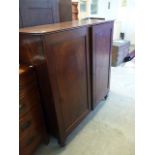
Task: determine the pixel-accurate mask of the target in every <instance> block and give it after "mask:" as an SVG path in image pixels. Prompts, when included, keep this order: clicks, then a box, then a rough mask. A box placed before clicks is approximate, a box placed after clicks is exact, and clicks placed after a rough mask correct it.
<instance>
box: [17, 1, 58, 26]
mask: <svg viewBox="0 0 155 155" xmlns="http://www.w3.org/2000/svg"><path fill="white" fill-rule="evenodd" d="M19 7H20V15H21V18H22V24H23V27H27V26H36V25H43V24H50V23H55V22H58V21H59V8H58V2H57V0H54V1H53V0H20V1H19Z"/></svg>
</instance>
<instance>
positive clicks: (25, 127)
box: [21, 120, 31, 130]
mask: <svg viewBox="0 0 155 155" xmlns="http://www.w3.org/2000/svg"><path fill="white" fill-rule="evenodd" d="M30 125H31V120H29V121H27V122H26V123H24V124H22V125H21V129H22V130H25V129H27V128H29V127H30Z"/></svg>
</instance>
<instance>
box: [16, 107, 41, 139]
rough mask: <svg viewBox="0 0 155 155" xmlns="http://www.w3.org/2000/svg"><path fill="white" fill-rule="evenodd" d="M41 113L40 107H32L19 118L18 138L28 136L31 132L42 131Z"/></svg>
mask: <svg viewBox="0 0 155 155" xmlns="http://www.w3.org/2000/svg"><path fill="white" fill-rule="evenodd" d="M41 114H42V113H41V109H40V108H39V107H37V108H36V107H34V108H33V109H32V110H31V111H30V112H29V113H27V114H26V115H24V117H22V118H21V119H20V123H19V134H20V139H21V138H23V137H24V136H28V135H29V133H31V132H37V131H40V132H41V131H42V124H43V120H42V117H41V116H42V115H41Z"/></svg>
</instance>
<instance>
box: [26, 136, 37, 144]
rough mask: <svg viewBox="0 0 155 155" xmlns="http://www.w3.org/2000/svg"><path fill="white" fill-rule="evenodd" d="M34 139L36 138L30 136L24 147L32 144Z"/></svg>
mask: <svg viewBox="0 0 155 155" xmlns="http://www.w3.org/2000/svg"><path fill="white" fill-rule="evenodd" d="M35 137H36V136H32V137H31V138H29V139H28V140H27V142H26V145H30V144H32V142H33V141H34V139H35Z"/></svg>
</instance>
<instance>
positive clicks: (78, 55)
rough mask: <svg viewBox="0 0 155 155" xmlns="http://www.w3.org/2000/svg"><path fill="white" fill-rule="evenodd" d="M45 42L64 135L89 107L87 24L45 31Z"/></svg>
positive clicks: (82, 116) (85, 113) (83, 115)
mask: <svg viewBox="0 0 155 155" xmlns="http://www.w3.org/2000/svg"><path fill="white" fill-rule="evenodd" d="M45 44H46V48H47V49H46V56H47V65H48V70H49V75H50V82H51V87H52V90H53V97H54V101H55V106H56V111H57V116H58V119H59V123H60V122H61V123H60V124H59V127H60V126H61V127H62V129H63V131H62V132H64V133H63V134H65V135H67V134H69V132H70V131H71V130H72V129H73V128H74V127H75V126H76V125H77V124H78V123H79V122H80V121H81V120H82V119H83V118H84V117H85V116H86V115H87V114H88V112H89V111H90V101H89V64H88V63H89V62H88V61H89V55H88V54H89V53H88V32H87V28H78V29H75V30H68V31H65V32H60V33H55V34H51V35H48V36H46V38H45Z"/></svg>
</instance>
